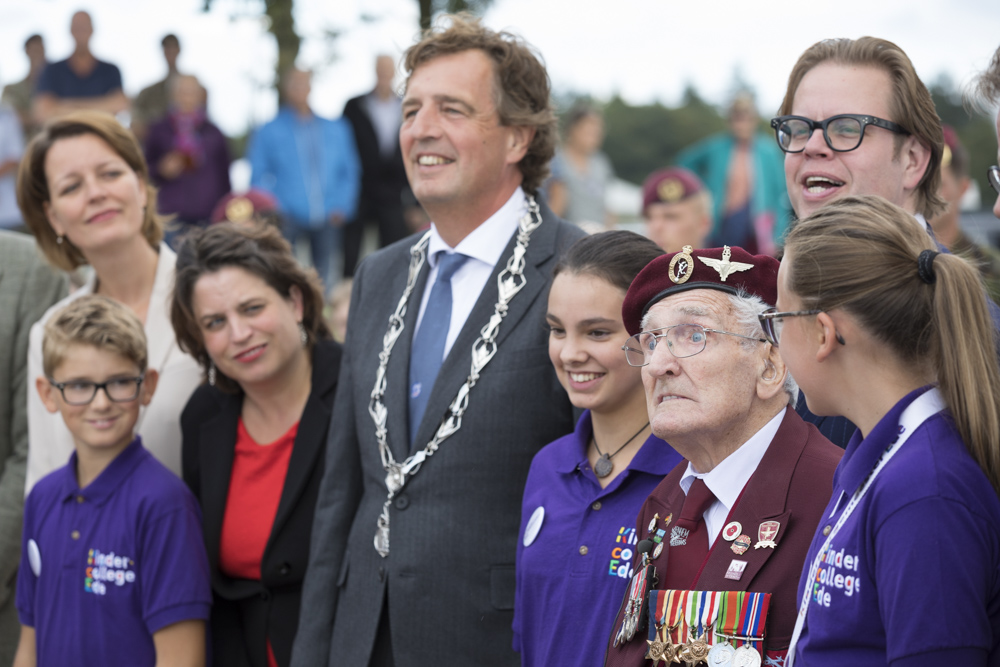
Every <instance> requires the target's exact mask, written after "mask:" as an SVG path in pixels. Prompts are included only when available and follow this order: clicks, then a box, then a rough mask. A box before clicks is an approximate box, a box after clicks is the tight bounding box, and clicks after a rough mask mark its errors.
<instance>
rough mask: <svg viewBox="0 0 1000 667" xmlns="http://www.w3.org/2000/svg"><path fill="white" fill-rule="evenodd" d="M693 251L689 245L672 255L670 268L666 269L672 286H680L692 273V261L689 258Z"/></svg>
mask: <svg viewBox="0 0 1000 667" xmlns="http://www.w3.org/2000/svg"><path fill="white" fill-rule="evenodd" d="M693 251H694V248H692V247H691V246H689V245H686V246H684V247H683V248H681V251H680V252H679V253H677V254H676V255H674V258H673V259H672V260H670V266H669V267H668V268H667V275H668V276H670V280H671V281H673V282H674V284H677V285H682V284H684V283H686V282H687V281H688V278H690V277H691V274H692V273H693V272H694V260H693V259H692V258H691V253H692V252H693Z"/></svg>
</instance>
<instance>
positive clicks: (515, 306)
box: [397, 201, 557, 443]
mask: <svg viewBox="0 0 1000 667" xmlns="http://www.w3.org/2000/svg"><path fill="white" fill-rule="evenodd" d="M539 206H540V207H541V209H542V224H541V225H539V227H538V228H537V229H536V230H535V231H534V232H532V233H531V239H530V241H529V242H528V250H527V252H526V253H525V260H524V261H525V266H524V279H525V283H524V286H523V287H522V288H521V290H520V291H519V292H518V293H517V294H516V295H515V296H514V298H513V299H512V300H511V302H510V304H509V305H508V309H507V315H506V316H505V317H504V319H503V322H502V323H501V324H500V330H499V333H498V335H497V339H496V343H497V346H501V345H503V342H504V340H505V339H506V338H507V337H509V336H510V334H511V332H512V331H514V330H515V329H516V328H517V325H518V323H519V322H520V320H521V319H522V318H523V317H524V315H525V313H527V312H528V311H529V310H530V308H531V305H532V303H534V301H535V299H537V298H538V297H539V295H540V294H542V293H543V291H545V290H546V289H548V285H549V281H548V278H547V276H546V275H545V274H544V273H543V272H542V271H541V270H539V268H538V267H539V265H540V264H542V263H544V262H545V261H547V260H548V259H549V258H551V257H552V254H553V252H555V241H556V231H557V230H556V223H555V221H556V218H555V216H554V215H553V214H552V212H551V211H549V209H548V207H547V206H546V205H545V203H544V201H539ZM516 244H517V232H515V233H514V235H513V236H511V239H510V241H508V243H507V247H506V248H505V249H504V251H503V254H502V255H501V256H500V260H499V261H498V262H497V263H496V266H494V267H493V272H492V273H491V274H490V277H489V280H487V281H486V285H485V286H484V287H483V291H482V292H481V293H480V294H479V298H478V299H477V300H476V305H475V306H473V308H472V312H470V313H469V317H468V319H467V320H466V321H465V325H464V326H463V327H462V330H461V332H459V334H458V337H457V338H456V339H455V343H454V345H452V347H451V350H450V351H449V352H448V356H447V357H445V360H444V363H443V364H441V370H440V371H439V372H438V379H437V380H436V381H435V382H434V389H433V391H432V392H431V396H430V398H429V399H428V401H427V411H426V412H425V413H424V420H423V421H422V422H421V424H420V428H419V430H418V440H419V442H421V443H426V442H428V441H429V440H430V439H431V438H432V437H433V436H434V431H435V430H437V427H438V425H439V424H440V423H441V417H442V416H443V415H444V414H445V412H446V411H447V410H448V406H449V405H450V404H451V402H452V401H453V400H454V398H455V396H456V394H457V393H458V389H459V387H461V386H462V383H464V382H465V380H466V379H467V378H468V376H469V371H470V370H471V367H472V345H473V343H475V342H476V340H477V339H478V338H479V336H480V334H481V332H482V329H483V328H484V327H485V326H486V325H487V324H488V323H489V321H490V318H491V317H492V316H493V313H494V310H495V308H496V303H497V299H498V297H499V293H500V291H499V288H498V287H497V277H498V276H499V275H500V273H501V272H503V271H504V270H506V268H507V262H508V260H509V259H510V258H511V256H512V255H513V252H514V246H515V245H516ZM410 338H411V339H412V335H411V337H410ZM397 344H398V343H397ZM491 363H493V362H491ZM485 372H489V370H488V369H487V370H486V371H485ZM473 391H474V390H473Z"/></svg>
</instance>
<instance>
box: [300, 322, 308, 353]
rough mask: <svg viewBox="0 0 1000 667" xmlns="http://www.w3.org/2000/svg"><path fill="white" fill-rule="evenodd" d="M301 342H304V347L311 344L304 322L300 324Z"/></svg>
mask: <svg viewBox="0 0 1000 667" xmlns="http://www.w3.org/2000/svg"><path fill="white" fill-rule="evenodd" d="M299 340H301V341H302V347H305V346H306V345H308V344H309V334H308V333H306V327H305V325H303V324H302V322H299Z"/></svg>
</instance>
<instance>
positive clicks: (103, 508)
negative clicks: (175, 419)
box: [17, 436, 212, 667]
mask: <svg viewBox="0 0 1000 667" xmlns="http://www.w3.org/2000/svg"><path fill="white" fill-rule="evenodd" d="M75 471H76V453H75V452H74V453H73V455H72V456H71V457H70V459H69V464H68V465H66V466H64V467H62V468H59V469H58V470H56V471H54V472H53V473H51V474H50V475H47V476H46V477H45V478H43V479H42V480H41V481H40V482H38V484H37V485H35V487H34V488H33V489H32V491H31V494H30V495H29V496H28V500H27V501H26V503H25V508H24V538H23V541H22V544H21V566H20V570H19V571H18V580H17V610H18V613H19V615H20V618H21V624H22V625H26V626H29V627H33V628H34V629H35V633H36V644H37V650H38V665H39V667H45V666H46V665H81V666H83V665H94V666H95V667H97V666H99V665H100V666H106V665H129V666H135V667H143V666H146V665H148V666H150V667H152V665H154V664H155V663H156V651H155V649H154V646H153V633H154V632H156V631H157V630H160V629H161V628H164V627H166V626H168V625H171V624H172V623H177V622H179V621H185V620H191V619H199V620H207V619H208V615H209V609H210V607H211V604H212V592H211V586H210V583H209V571H208V558H207V556H206V555H205V547H204V544H203V542H202V537H201V513H200V511H199V509H198V505H197V503H196V501H195V499H194V496H192V495H191V492H190V491H188V489H187V487H186V486H184V483H183V482H182V481H181V480H180V479H179V478H178V477H177V476H176V475H174V474H173V473H172V472H170V471H169V470H167V469H166V468H165V467H164V466H163V465H162V464H161V463H160V462H159V461H157V460H156V459H155V458H153V456H152V455H151V454H150V453H149V452H147V451H146V450H145V449H144V448H143V447H142V441H141V440H140V439H139V437H138V436H136V438H135V440H133V441H132V443H131V444H130V445H129V446H128V447H126V448H125V450H123V451H122V453H121V454H119V455H118V456H117V457H116V458H115V459H114V460H113V461H112V462H111V463H110V465H108V467H107V468H105V469H104V471H103V472H102V473H101V474H100V475H99V476H98V477H97V479H95V480H94V481H93V482H91V483H90V484H88V485H87V487H86V488H84V489H80V487H79V486H78V485H77V483H76V473H75Z"/></svg>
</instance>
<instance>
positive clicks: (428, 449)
mask: <svg viewBox="0 0 1000 667" xmlns="http://www.w3.org/2000/svg"><path fill="white" fill-rule="evenodd" d="M525 199H526V201H527V205H528V210H527V213H525V214H524V216H523V217H522V218H521V220H520V221H519V222H518V227H517V233H516V235H515V238H516V244H515V246H514V252H513V254H512V255H511V256H510V258H509V259H508V260H507V266H506V267H505V268H504V269H503V271H501V272H500V274H499V275H498V276H497V279H496V280H497V292H498V296H497V302H496V305H495V306H494V309H493V315H492V316H491V317H490V321H489V322H488V323H487V324H486V326H484V327H483V328H482V329H481V331H480V334H479V338H478V339H476V342H475V343H473V344H472V364H471V366H470V370H469V376H468V378H467V379H466V380H465V383H464V384H463V385H462V386H461V387H460V388H459V390H458V394H456V396H455V399H454V400H453V401H452V402H451V404H450V405H449V407H448V412H447V414H446V415H445V416H444V418H443V419H442V420H441V422H440V424H439V425H438V428H437V431H435V433H434V437H433V438H431V441H430V442H428V443H427V445H426V446H425V447H423V449H419V450H417V451H416V452H414V453H413V454H411V455H409V456H407V457H406V459H404V460H403V461H398V462H397V461H396V460H395V458H394V457H393V455H392V451H391V450H390V449H389V442H388V428H387V423H388V415H389V408H388V406H386V405H385V403H383V401H382V399H383V397H384V396H385V390H386V368H387V367H388V365H389V357H390V355H391V354H392V348H393V346H394V345H395V344H396V341H397V340H398V339H399V337H400V335H401V334H402V333H403V328H404V323H403V322H404V318H405V316H406V308H407V305H408V304H409V300H410V294H411V293H412V292H413V290H414V288H415V287H416V284H417V278H418V276H419V275H420V269H421V267H423V265H424V259H425V258H426V252H427V245H428V243H429V241H430V235H431V233H430V232H427V233H426V234H424V236H423V237H422V238H421V239H420V240H419V241H418V242H417V243H416V245H414V246H413V247H412V248H410V267H409V272H408V274H407V279H406V288H405V289H404V290H403V294H402V296H401V297H400V298H399V303H398V304H397V305H396V310H395V312H393V314H392V315H391V316H390V317H389V328H388V330H387V331H386V333H385V336H384V337H383V338H382V352H380V353H379V357H378V358H379V367H378V370H377V371H376V373H375V387H374V388H373V389H372V393H371V400H370V401H369V404H368V414H369V415H371V418H372V421H373V422H374V423H375V440H376V441H377V442H378V449H379V456H380V457H381V459H382V468H383V469H384V470H385V486H386V490H387V491H388V494H387V497H386V500H385V502H384V503H383V504H382V513H381V514H380V515H379V517H378V521H377V525H376V530H375V540H374V544H375V550H376V551H377V552H378V554H379V555H380V556H382V558H385V557H387V556H388V555H389V507H390V506H391V505H392V500H393V498H395V496H396V494H397V493H399V492H400V491H401V490H402V489H403V487H404V486H405V485H406V483H407V481H408V480H409V479H410V478H411V477H413V476H414V475H416V474H417V472H418V471H419V470H420V468H421V466H422V465H423V464H424V462H425V461H426V460H427V459H428V458H430V457H431V456H433V455H434V452H436V451H437V450H438V446H439V445H440V444H441V443H442V442H444V441H445V440H446V439H448V437H449V436H451V435H453V434H455V433H456V432H457V431H458V430H459V429H460V428H462V415H464V414H465V411H466V409H467V408H468V406H469V392H471V391H472V388H473V387H474V386H475V385H476V382H477V381H478V380H479V375H480V373H482V371H483V369H484V368H486V365H487V364H488V363H490V360H491V359H492V358H493V355H495V354H496V352H497V343H496V339H497V335H498V334H499V333H500V324H501V322H503V319H504V317H505V316H506V315H507V311H508V304H510V302H511V300H512V299H513V298H514V297H515V296H516V295H517V293H518V292H520V291H521V289H522V288H523V287H524V286H525V285H526V284H527V282H528V281H527V278H526V277H525V276H524V268H525V264H526V263H525V254H526V253H527V251H528V242H529V241H530V240H531V233H532V232H533V231H535V230H536V229H538V227H539V226H540V225H541V224H542V215H541V211H540V209H539V208H538V203H537V202H536V201H535V199H534V197H532V196H531V195H526V197H525Z"/></svg>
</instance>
